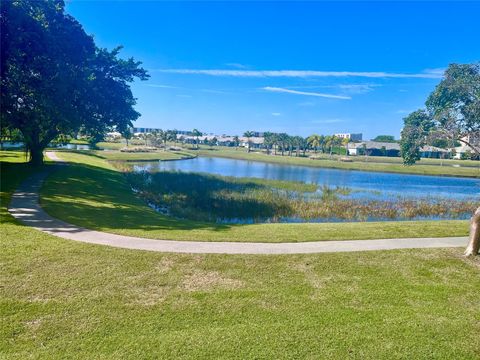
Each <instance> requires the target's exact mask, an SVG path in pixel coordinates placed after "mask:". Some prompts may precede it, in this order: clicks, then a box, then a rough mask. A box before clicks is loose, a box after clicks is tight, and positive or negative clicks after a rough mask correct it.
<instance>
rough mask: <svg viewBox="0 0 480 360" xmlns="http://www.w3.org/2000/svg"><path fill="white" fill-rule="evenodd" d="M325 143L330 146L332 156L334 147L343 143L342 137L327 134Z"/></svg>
mask: <svg viewBox="0 0 480 360" xmlns="http://www.w3.org/2000/svg"><path fill="white" fill-rule="evenodd" d="M325 144H326V145H327V147H330V157H332V154H333V148H334V147H335V146H338V145H340V144H341V139H340V138H339V137H337V136H335V135H332V136H325Z"/></svg>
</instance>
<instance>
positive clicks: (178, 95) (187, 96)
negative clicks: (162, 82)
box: [175, 94, 192, 98]
mask: <svg viewBox="0 0 480 360" xmlns="http://www.w3.org/2000/svg"><path fill="white" fill-rule="evenodd" d="M175 96H176V97H180V98H191V97H192V95H186V94H177V95H175Z"/></svg>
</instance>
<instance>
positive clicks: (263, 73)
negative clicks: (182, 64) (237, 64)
mask: <svg viewBox="0 0 480 360" xmlns="http://www.w3.org/2000/svg"><path fill="white" fill-rule="evenodd" d="M151 71H157V72H162V73H170V74H195V75H210V76H232V77H290V78H309V77H366V78H425V79H439V78H441V77H442V74H441V73H440V72H439V70H438V69H435V70H428V71H425V72H422V73H415V74H409V73H390V72H383V71H373V72H365V71H317V70H224V69H212V70H209V69H208V70H207V69H152V70H151Z"/></svg>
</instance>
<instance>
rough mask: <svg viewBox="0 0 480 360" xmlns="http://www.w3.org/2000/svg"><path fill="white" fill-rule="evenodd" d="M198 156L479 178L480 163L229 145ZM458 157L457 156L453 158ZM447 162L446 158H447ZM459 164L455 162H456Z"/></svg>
mask: <svg viewBox="0 0 480 360" xmlns="http://www.w3.org/2000/svg"><path fill="white" fill-rule="evenodd" d="M197 153H198V155H199V156H205V157H222V158H228V159H238V160H249V161H258V162H267V163H271V164H283V165H299V166H309V167H318V168H329V169H338V170H356V171H369V172H387V173H399V174H412V175H426V176H454V177H470V178H480V163H479V164H478V167H474V166H467V167H454V166H452V165H450V166H447V165H444V166H439V165H433V164H428V165H422V164H421V163H419V164H415V165H412V166H404V165H403V164H401V163H400V162H398V163H397V162H383V163H382V162H365V161H352V162H342V161H339V160H338V159H328V158H325V157H322V158H319V159H315V160H314V159H310V158H304V157H295V156H293V157H289V156H278V155H277V156H274V155H267V154H264V153H258V152H250V153H247V152H246V151H245V150H243V149H242V150H241V149H239V150H230V149H214V150H207V149H200V150H198V152H197ZM352 158H353V157H352ZM452 161H455V160H452ZM445 162H447V160H445ZM455 165H456V163H455Z"/></svg>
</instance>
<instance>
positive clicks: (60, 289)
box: [0, 153, 480, 360]
mask: <svg viewBox="0 0 480 360" xmlns="http://www.w3.org/2000/svg"><path fill="white" fill-rule="evenodd" d="M1 155H2V159H4V160H6V161H8V163H5V162H2V164H1V207H0V213H1V220H2V223H1V226H0V246H1V251H0V266H1V271H0V284H1V297H0V316H1V323H2V326H1V327H0V358H2V359H22V360H23V359H25V358H32V359H45V358H48V359H66V358H69V359H85V358H102V359H118V358H124V359H151V358H170V359H171V358H174V359H199V358H225V359H245V358H256V359H272V358H273V359H277V358H278V359H281V358H301V359H303V358H310V359H318V358H329V359H346V358H361V359H400V358H403V359H478V358H479V356H480V350H479V349H480V337H479V336H478V333H479V332H480V312H479V311H478V309H479V308H480V297H479V289H480V260H479V259H475V260H468V259H465V258H463V257H462V256H461V253H462V251H463V249H436V250H434V249H428V250H427V249H425V250H399V251H387V252H359V253H338V254H316V255H281V256H278V255H276V256H259V255H257V256H243V255H242V256H238V255H187V254H184V255H178V254H162V253H153V252H145V251H132V250H124V249H116V248H109V247H104V246H97V245H91V244H83V243H77V242H74V241H68V240H63V239H59V238H56V237H53V236H50V235H46V234H43V233H41V232H38V231H36V230H33V229H30V228H27V227H24V226H22V225H19V224H18V223H17V222H16V221H15V220H14V219H13V218H12V217H11V216H10V215H9V214H8V213H7V212H6V209H5V206H6V204H7V203H8V201H9V198H10V194H11V192H12V191H13V190H14V189H15V188H16V187H17V186H18V184H19V183H20V182H21V181H22V179H23V178H25V177H26V176H28V175H29V174H31V173H32V172H33V171H35V170H34V169H31V168H29V167H28V166H26V165H25V164H22V163H11V161H15V160H16V161H21V160H22V159H21V158H19V157H15V156H13V155H11V156H10V157H8V158H5V157H4V156H3V155H4V154H3V153H2V154H1ZM71 156H72V157H74V156H81V155H71ZM90 158H92V160H90V161H89V163H90V165H95V163H96V162H97V161H99V160H98V159H96V158H94V157H90ZM71 168H72V169H73V168H74V167H73V166H72V167H71ZM104 170H105V171H106V170H107V169H106V168H105V169H104ZM57 174H61V172H58V173H57ZM68 174H69V175H71V176H73V177H71V178H69V179H68V180H69V181H71V184H72V186H71V188H72V189H74V188H75V186H76V185H75V184H76V182H77V181H79V179H78V178H76V177H75V176H78V173H76V172H72V173H68ZM86 174H89V175H92V174H95V173H86ZM105 174H108V173H105ZM116 179H117V181H118V182H119V183H120V178H118V177H117V178H116ZM110 180H111V181H112V182H108V185H113V184H114V183H113V181H114V178H113V177H112V178H111V179H110ZM110 180H109V181H110ZM97 185H98V184H97ZM97 185H96V183H95V182H92V183H91V187H90V191H91V192H93V191H104V190H105V189H104V188H99V187H96V186H97ZM110 195H112V194H110ZM82 201H83V200H82V199H79V202H82ZM122 206H123V204H118V205H117V207H118V208H119V209H121V208H122Z"/></svg>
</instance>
